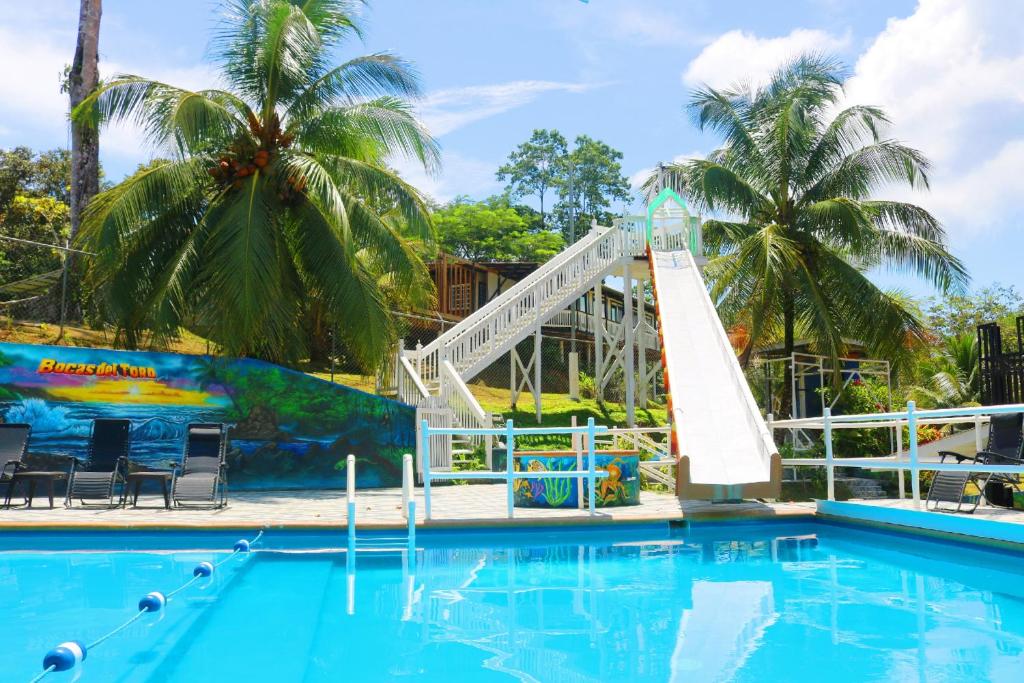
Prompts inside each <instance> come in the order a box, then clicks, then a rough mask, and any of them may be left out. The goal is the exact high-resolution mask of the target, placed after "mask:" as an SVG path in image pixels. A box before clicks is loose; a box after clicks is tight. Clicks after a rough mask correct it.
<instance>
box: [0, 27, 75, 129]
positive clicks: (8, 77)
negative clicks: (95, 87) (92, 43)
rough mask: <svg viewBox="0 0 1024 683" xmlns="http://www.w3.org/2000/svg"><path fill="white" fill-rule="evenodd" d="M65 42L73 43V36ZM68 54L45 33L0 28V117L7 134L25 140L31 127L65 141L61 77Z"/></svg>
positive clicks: (65, 117) (64, 100)
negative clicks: (34, 33) (40, 34)
mask: <svg viewBox="0 0 1024 683" xmlns="http://www.w3.org/2000/svg"><path fill="white" fill-rule="evenodd" d="M66 45H74V41H73V39H71V42H69V43H66ZM71 57H72V54H71V53H70V52H69V51H68V50H67V49H61V48H60V47H59V46H58V44H57V43H56V41H55V40H48V39H47V37H46V36H39V35H32V34H30V33H27V32H22V31H15V30H12V29H9V28H5V27H0V64H3V65H4V68H3V69H0V120H2V121H3V122H4V127H5V129H6V130H7V133H6V136H8V137H10V138H14V139H17V138H22V139H24V138H25V137H27V135H25V133H26V132H27V131H28V130H33V131H41V132H45V133H49V134H51V135H53V136H54V137H55V138H56V140H59V141H60V142H61V143H63V142H64V140H65V138H66V135H67V134H66V121H67V107H68V101H67V96H66V95H63V94H61V92H60V78H61V74H62V73H63V70H64V65H65V64H67V63H69V62H70V61H71Z"/></svg>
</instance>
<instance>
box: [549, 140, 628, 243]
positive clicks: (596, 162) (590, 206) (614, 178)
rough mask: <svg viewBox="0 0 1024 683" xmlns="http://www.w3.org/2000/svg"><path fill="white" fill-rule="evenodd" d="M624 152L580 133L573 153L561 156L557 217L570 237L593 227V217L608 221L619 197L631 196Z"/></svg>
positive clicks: (564, 232)
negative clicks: (623, 166)
mask: <svg viewBox="0 0 1024 683" xmlns="http://www.w3.org/2000/svg"><path fill="white" fill-rule="evenodd" d="M621 159H622V152H620V151H618V150H617V149H614V148H612V147H611V146H609V145H607V144H605V143H604V142H601V141H600V140H595V139H593V138H591V137H589V136H586V135H580V136H578V137H577V138H576V140H575V142H574V146H573V149H572V151H571V152H570V153H568V154H567V155H566V156H564V157H563V158H562V159H561V162H560V166H561V168H562V181H561V183H560V184H559V186H558V196H559V201H558V204H557V205H556V206H555V214H556V220H557V223H558V226H559V228H560V229H561V231H562V234H563V235H565V237H566V239H567V240H568V241H570V242H571V241H574V240H575V239H578V238H579V236H580V235H582V234H584V233H586V232H587V230H589V229H590V221H591V220H595V219H596V220H597V222H598V223H602V224H604V225H607V224H608V223H609V222H610V221H611V219H612V215H611V213H610V211H609V209H610V207H611V203H612V202H613V201H615V200H619V201H626V200H628V199H629V180H628V179H627V178H626V176H624V175H623V174H622V165H621V164H620V163H619V161H620V160H621Z"/></svg>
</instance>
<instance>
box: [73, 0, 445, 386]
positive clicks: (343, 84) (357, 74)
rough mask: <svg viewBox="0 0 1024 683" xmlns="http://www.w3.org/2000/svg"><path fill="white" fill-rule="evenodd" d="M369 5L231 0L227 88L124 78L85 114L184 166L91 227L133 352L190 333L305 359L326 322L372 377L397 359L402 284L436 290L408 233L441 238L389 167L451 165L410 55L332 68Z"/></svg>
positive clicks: (134, 187)
mask: <svg viewBox="0 0 1024 683" xmlns="http://www.w3.org/2000/svg"><path fill="white" fill-rule="evenodd" d="M358 4H359V3H357V2H355V1H354V0H309V1H308V2H303V3H302V4H301V5H300V4H298V3H294V2H290V1H288V0H228V1H227V2H226V3H225V5H224V8H225V13H224V19H223V20H222V24H221V26H220V27H219V29H218V30H217V32H216V34H215V38H214V41H213V44H212V47H211V53H212V57H213V60H214V63H215V64H216V65H217V66H218V67H219V69H220V72H221V76H222V81H223V82H224V83H225V84H226V87H225V89H210V90H201V91H190V90H187V89H183V88H178V87H175V86H173V85H169V84H166V83H162V82H159V81H154V80H151V79H147V78H143V77H140V76H135V75H121V76H117V77H116V78H114V79H113V80H111V81H108V82H105V83H102V84H101V85H100V87H99V88H98V89H97V90H96V91H95V92H94V93H92V94H91V95H90V96H89V97H88V98H86V100H85V101H84V102H83V103H82V104H81V105H80V106H79V107H78V108H77V109H76V110H75V111H74V112H73V118H74V119H75V121H76V122H88V123H89V125H94V126H99V125H103V124H105V123H108V122H116V121H123V120H131V121H136V122H139V123H141V125H142V127H143V129H144V130H145V132H146V135H147V137H148V138H149V142H150V143H152V144H153V145H154V146H155V147H157V148H160V149H162V150H166V152H167V155H168V156H169V159H168V160H167V161H166V162H163V163H158V164H155V165H153V166H152V167H149V168H147V169H145V170H143V171H142V172H140V173H136V174H135V175H133V176H131V177H130V178H128V179H126V180H125V181H124V182H122V183H120V184H119V185H117V186H115V187H113V188H111V189H109V190H107V191H105V192H102V193H100V194H99V195H97V196H96V197H95V198H94V199H93V200H92V202H90V204H89V207H88V209H87V211H86V215H85V219H84V221H83V225H82V231H81V235H80V237H81V239H80V243H81V245H82V246H84V247H85V248H87V249H89V250H91V251H95V252H96V253H97V254H98V255H97V257H96V258H95V259H93V260H92V262H91V266H92V267H91V269H90V272H89V274H88V277H89V278H90V280H89V281H90V282H91V283H92V284H93V285H94V286H96V287H98V288H100V289H101V291H102V292H103V294H104V297H105V302H106V306H107V308H108V311H109V315H110V316H111V318H112V320H113V322H114V323H115V324H116V325H117V327H118V331H119V337H120V339H121V341H122V342H123V343H125V344H127V345H129V346H132V345H135V344H137V342H138V340H139V337H140V335H141V334H143V332H144V331H146V330H151V331H152V332H153V333H155V334H157V335H173V334H175V333H176V331H177V330H178V328H179V327H180V326H183V325H184V326H188V327H191V328H193V329H194V330H195V331H197V332H198V333H200V334H202V335H203V336H205V337H207V338H208V339H211V340H213V341H214V342H216V343H217V344H219V345H220V346H221V347H222V348H223V349H224V350H225V351H226V352H228V353H230V354H235V355H258V356H261V357H265V358H268V359H271V360H292V359H295V358H302V357H304V353H305V352H306V350H307V349H308V346H309V344H308V342H309V330H310V329H311V328H313V329H321V328H322V327H323V326H324V324H327V325H329V326H330V327H332V328H335V329H337V330H339V332H340V334H341V336H342V339H343V341H344V342H345V344H346V346H347V347H348V349H349V350H350V351H352V352H353V353H354V354H355V355H356V356H357V357H358V358H359V359H360V360H361V361H362V362H363V363H364V364H365V365H367V366H373V365H375V364H376V363H377V362H378V361H379V360H380V359H381V358H382V357H383V356H384V354H386V353H387V350H388V348H389V345H390V341H391V340H392V338H393V336H394V332H393V324H392V319H391V315H390V312H389V306H388V303H387V291H388V290H389V289H390V290H392V291H396V290H402V291H421V292H429V290H430V287H431V285H430V284H429V283H430V281H429V276H428V273H427V270H426V267H425V266H424V264H423V263H422V261H421V260H420V258H419V256H418V255H417V254H416V253H415V251H414V250H413V248H412V245H411V244H410V241H409V240H408V239H407V238H406V237H407V236H412V237H415V238H417V239H421V240H425V241H428V242H429V241H430V240H432V238H433V232H432V229H431V224H430V219H429V213H428V209H427V206H426V204H425V203H424V200H423V199H422V198H421V196H420V194H419V193H418V192H417V191H416V190H415V189H414V188H413V187H411V186H409V185H408V184H407V183H405V182H404V181H403V180H402V179H401V178H399V177H398V176H397V175H396V174H395V173H394V172H393V171H391V170H390V169H389V168H388V166H387V163H388V162H389V161H390V160H393V159H395V158H401V157H406V158H409V159H412V160H414V161H416V162H418V163H419V164H421V165H422V166H423V167H424V168H426V169H427V170H428V171H432V170H434V169H435V168H436V167H437V166H438V163H439V159H438V157H439V155H438V149H437V146H436V144H435V142H434V140H433V139H432V138H431V137H430V135H429V134H428V133H427V131H426V130H425V129H424V128H423V127H422V126H421V125H420V124H419V122H418V121H417V120H416V119H415V118H414V116H413V114H412V110H411V104H410V101H411V100H412V99H414V98H416V97H417V96H418V95H419V94H420V88H419V82H418V78H417V76H416V74H415V72H414V70H413V69H412V67H411V66H410V65H409V64H408V63H407V62H405V61H403V60H402V59H400V58H398V57H396V56H394V55H391V54H387V53H376V54H371V55H365V56H358V57H354V58H352V59H350V60H348V61H346V62H344V63H342V64H340V65H335V64H334V63H333V61H332V60H333V56H334V55H335V54H337V52H338V51H339V50H340V49H341V48H342V47H344V45H345V43H346V41H347V40H348V39H350V38H353V37H358V36H360V35H361V33H362V27H361V25H360V21H359V20H360V16H361V12H360V11H359V8H358V7H357V5H358Z"/></svg>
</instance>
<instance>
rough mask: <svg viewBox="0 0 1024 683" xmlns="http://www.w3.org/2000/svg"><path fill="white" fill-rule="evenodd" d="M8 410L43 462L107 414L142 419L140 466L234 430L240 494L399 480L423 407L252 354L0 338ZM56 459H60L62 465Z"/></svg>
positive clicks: (234, 474) (137, 431)
mask: <svg viewBox="0 0 1024 683" xmlns="http://www.w3.org/2000/svg"><path fill="white" fill-rule="evenodd" d="M0 417H2V421H4V422H27V423H29V424H31V425H32V439H31V442H30V444H29V451H30V453H31V454H32V455H33V457H34V458H36V460H37V462H43V463H45V462H48V461H51V456H54V455H59V454H71V455H79V456H84V455H85V454H86V452H87V444H88V438H89V431H90V428H91V423H92V420H93V419H94V418H98V417H112V418H113V417H116V418H127V419H130V420H131V421H132V453H131V460H132V463H133V465H134V466H135V467H138V468H142V469H146V468H150V469H166V468H167V467H168V463H169V462H170V461H179V460H180V459H181V453H182V449H183V447H184V434H185V428H186V425H188V424H189V423H192V422H224V423H227V424H230V425H233V428H232V430H231V448H230V454H229V456H228V466H229V469H228V482H229V484H230V487H231V489H233V490H238V489H270V488H341V487H343V486H344V474H345V473H344V469H345V456H346V455H347V454H349V453H354V454H355V455H356V458H357V465H358V466H357V468H356V473H357V484H358V485H359V486H360V487H376V486H400V485H401V481H402V454H403V453H409V452H413V451H414V448H415V446H414V444H415V442H416V439H415V410H414V409H413V408H412V407H410V406H407V405H404V404H402V403H397V402H395V401H391V400H388V399H384V398H380V397H378V396H374V395H371V394H366V393H363V392H361V391H357V390H355V389H350V388H348V387H344V386H340V385H337V384H332V383H330V382H325V381H323V380H319V379H317V378H315V377H311V376H309V375H306V374H303V373H301V372H296V371H293V370H288V369H286V368H282V367H279V366H277V365H272V364H270V363H265V362H263V361H258V360H252V359H231V358H217V357H213V356H187V355H181V354H174V353H149V352H142V351H111V350H106V349H91V348H74V347H63V346H37V345H29V344H6V343H0ZM51 462H53V463H56V462H57V461H55V460H52V461H51Z"/></svg>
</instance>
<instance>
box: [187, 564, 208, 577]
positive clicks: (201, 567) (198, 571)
mask: <svg viewBox="0 0 1024 683" xmlns="http://www.w3.org/2000/svg"><path fill="white" fill-rule="evenodd" d="M210 574H213V565H212V564H210V563H209V562H200V563H199V564H197V565H196V568H195V569H193V570H192V576H209V575H210Z"/></svg>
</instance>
